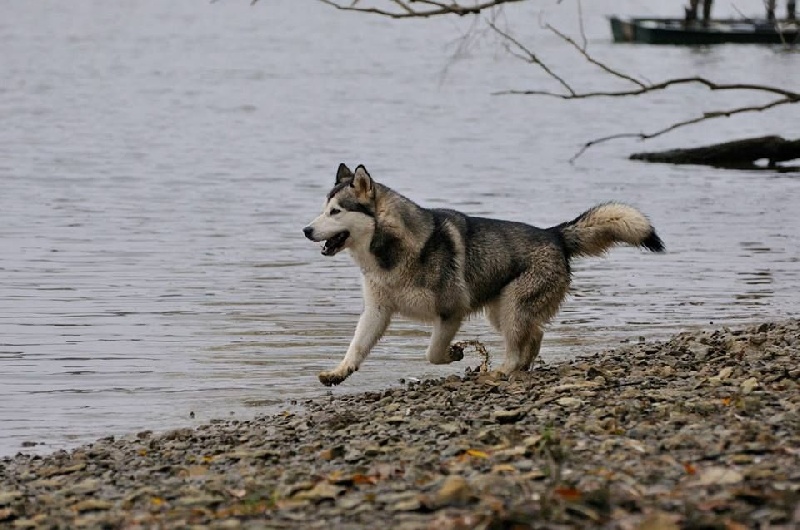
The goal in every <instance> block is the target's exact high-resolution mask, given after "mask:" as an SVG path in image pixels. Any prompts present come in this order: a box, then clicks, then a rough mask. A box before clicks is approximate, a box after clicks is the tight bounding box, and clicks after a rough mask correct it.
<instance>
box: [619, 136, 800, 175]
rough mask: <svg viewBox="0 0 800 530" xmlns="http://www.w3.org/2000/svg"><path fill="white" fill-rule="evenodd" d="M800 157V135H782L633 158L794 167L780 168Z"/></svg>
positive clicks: (739, 166) (633, 157)
mask: <svg viewBox="0 0 800 530" xmlns="http://www.w3.org/2000/svg"><path fill="white" fill-rule="evenodd" d="M798 158H800V139H797V140H787V139H785V138H781V137H780V136H762V137H760V138H745V139H743V140H734V141H732V142H724V143H721V144H714V145H707V146H703V147H692V148H688V149H670V150H667V151H659V152H655V153H634V154H632V155H631V156H630V159H631V160H642V161H644V162H660V163H666V164H702V165H706V166H714V167H721V168H727V169H764V168H765V167H766V168H774V169H783V170H786V169H789V170H791V169H794V170H797V169H798V168H787V167H782V168H779V167H778V166H777V164H778V162H785V161H787V160H794V159H798ZM758 160H766V161H767V165H766V166H763V165H762V166H759V165H756V162H757V161H758Z"/></svg>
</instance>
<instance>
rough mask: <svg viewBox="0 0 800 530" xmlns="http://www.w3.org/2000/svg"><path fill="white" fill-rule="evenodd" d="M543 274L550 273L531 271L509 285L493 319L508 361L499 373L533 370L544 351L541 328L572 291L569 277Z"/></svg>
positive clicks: (497, 305)
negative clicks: (535, 360)
mask: <svg viewBox="0 0 800 530" xmlns="http://www.w3.org/2000/svg"><path fill="white" fill-rule="evenodd" d="M543 272H547V271H542V270H541V269H540V270H539V271H537V273H536V274H534V273H533V272H530V271H529V272H528V273H526V274H523V275H521V276H520V277H519V278H517V279H516V280H514V281H513V282H512V283H510V284H509V285H508V286H507V287H506V288H505V289H504V292H503V294H502V296H501V297H500V299H499V300H498V302H497V303H496V304H495V307H494V309H493V310H494V312H495V314H494V315H491V316H490V320H493V321H496V322H497V323H498V325H499V327H500V331H501V332H502V333H503V337H504V338H505V343H506V359H505V362H504V363H503V365H502V366H501V367H500V371H501V372H504V373H506V374H508V373H511V372H514V371H517V370H528V369H530V366H531V363H533V360H534V359H535V358H536V356H538V355H539V349H540V348H541V343H542V337H543V335H544V333H543V329H542V326H543V325H544V324H545V323H547V322H548V321H549V320H550V319H551V318H553V316H554V315H555V314H556V312H557V311H558V308H559V306H560V305H561V301H562V300H563V299H564V297H565V296H566V294H567V290H568V289H569V276H568V275H567V274H558V273H556V274H543ZM556 272H558V271H556Z"/></svg>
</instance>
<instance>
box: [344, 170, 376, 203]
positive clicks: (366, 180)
mask: <svg viewBox="0 0 800 530" xmlns="http://www.w3.org/2000/svg"><path fill="white" fill-rule="evenodd" d="M350 185H351V186H352V187H354V188H355V189H356V193H357V194H358V195H359V196H360V197H369V198H372V196H373V195H374V194H375V182H374V181H373V180H372V177H370V176H369V172H368V171H367V168H365V167H364V166H363V164H359V166H358V167H357V168H356V172H355V174H354V175H353V182H351V183H350Z"/></svg>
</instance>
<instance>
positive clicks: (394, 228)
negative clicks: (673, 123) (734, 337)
mask: <svg viewBox="0 0 800 530" xmlns="http://www.w3.org/2000/svg"><path fill="white" fill-rule="evenodd" d="M303 232H304V234H305V236H306V237H307V238H308V239H310V240H312V241H318V242H320V241H324V242H325V243H324V246H323V249H322V254H323V255H326V256H333V255H335V254H337V253H338V252H340V251H342V250H345V249H346V250H349V251H350V254H351V256H352V257H353V260H354V261H355V262H356V263H357V264H358V266H359V267H360V268H361V272H362V275H363V295H364V311H363V312H362V314H361V318H360V319H359V321H358V325H357V326H356V331H355V336H354V337H353V340H352V341H351V343H350V347H349V348H348V349H347V353H346V354H345V356H344V359H343V360H342V361H341V362H340V363H339V365H338V366H337V367H336V368H334V369H333V370H330V371H325V372H322V373H320V374H319V380H320V381H321V382H322V383H323V384H324V385H328V386H330V385H338V384H339V383H341V382H342V381H344V380H345V379H346V378H347V377H348V376H350V374H352V373H353V372H355V371H356V370H358V368H359V366H361V363H362V362H364V359H366V357H367V355H369V352H370V350H372V348H373V346H375V344H376V343H377V342H378V340H379V339H380V338H381V337H382V336H383V334H384V332H385V331H386V328H387V327H388V326H389V322H390V321H391V319H392V316H393V315H395V314H401V315H404V316H406V317H408V318H411V319H414V320H418V321H423V322H432V323H433V325H434V327H433V334H432V336H431V341H430V344H429V345H428V350H427V352H426V357H427V359H428V360H429V361H430V362H431V363H433V364H446V363H450V362H452V361H454V360H460V359H461V356H460V355H459V354H457V353H455V350H452V351H451V348H450V342H451V341H452V340H453V337H455V335H456V333H457V332H458V329H459V327H460V326H461V322H462V321H463V320H464V319H465V318H466V317H468V316H469V315H470V314H473V313H476V312H479V311H485V313H486V316H487V317H488V319H489V322H490V323H491V324H492V326H493V327H494V328H495V329H497V330H498V331H499V332H500V333H502V335H503V338H504V340H505V349H506V357H505V361H504V363H503V364H502V366H501V368H500V370H501V371H502V372H504V373H511V372H514V371H517V370H528V369H530V367H531V364H532V362H533V360H534V359H535V358H536V356H537V355H538V354H539V349H540V347H541V344H542V334H543V329H544V326H545V324H547V322H549V321H550V319H552V318H553V316H555V314H556V313H557V312H558V309H559V307H560V305H561V303H562V302H563V301H564V298H565V297H566V295H567V292H568V290H569V286H570V280H571V271H570V261H571V260H572V258H574V257H578V256H598V255H602V254H603V253H604V252H605V251H606V250H608V249H609V248H611V247H613V246H615V245H618V244H623V243H624V244H627V245H632V246H637V247H643V248H645V249H647V250H650V251H653V252H662V251H663V250H664V245H663V243H662V241H661V239H660V238H659V237H658V235H657V234H656V232H655V229H654V228H653V226H652V225H651V224H650V221H648V219H647V217H645V216H644V214H642V213H641V212H640V211H639V210H637V209H636V208H633V207H632V206H628V205H625V204H620V203H606V204H601V205H598V206H595V207H594V208H591V209H589V210H587V211H586V212H584V213H582V214H581V215H579V216H578V217H576V218H575V219H573V220H572V221H569V222H565V223H561V224H560V225H557V226H554V227H551V228H546V229H542V228H536V227H534V226H530V225H527V224H524V223H518V222H511V221H502V220H499V219H490V218H485V217H473V216H469V215H466V214H464V213H461V212H458V211H455V210H447V209H438V208H436V209H429V208H423V207H421V206H419V205H417V204H415V203H414V202H413V201H411V200H410V199H407V198H406V197H404V196H402V195H400V194H399V193H397V192H395V191H393V190H391V189H390V188H388V187H386V186H384V185H383V184H380V183H378V182H376V181H375V180H373V179H372V177H371V176H370V175H369V173H368V172H367V169H366V168H365V167H364V166H363V165H359V166H358V167H357V168H356V170H355V172H352V171H350V169H348V167H347V166H346V165H344V164H340V165H339V169H338V171H337V174H336V181H335V185H334V187H333V188H332V189H331V191H330V192H329V193H328V195H327V197H326V199H325V204H324V207H323V210H322V214H321V215H320V216H319V217H317V218H316V219H314V220H313V221H312V222H311V223H310V224H309V225H308V226H307V227H305V228H304V229H303Z"/></svg>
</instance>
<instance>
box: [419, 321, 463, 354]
mask: <svg viewBox="0 0 800 530" xmlns="http://www.w3.org/2000/svg"><path fill="white" fill-rule="evenodd" d="M460 327H461V319H460V318H455V317H450V318H448V319H444V318H440V319H439V320H438V321H436V323H435V324H434V326H433V334H432V335H431V342H430V344H429V345H428V351H427V352H426V354H425V357H427V359H428V361H429V362H431V363H433V364H448V363H451V362H453V361H460V360H461V359H463V358H464V354H463V353H462V354H461V356H460V357H459V356H458V355H457V354H456V352H453V351H451V349H450V341H452V340H453V337H455V336H456V333H458V328H460Z"/></svg>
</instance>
